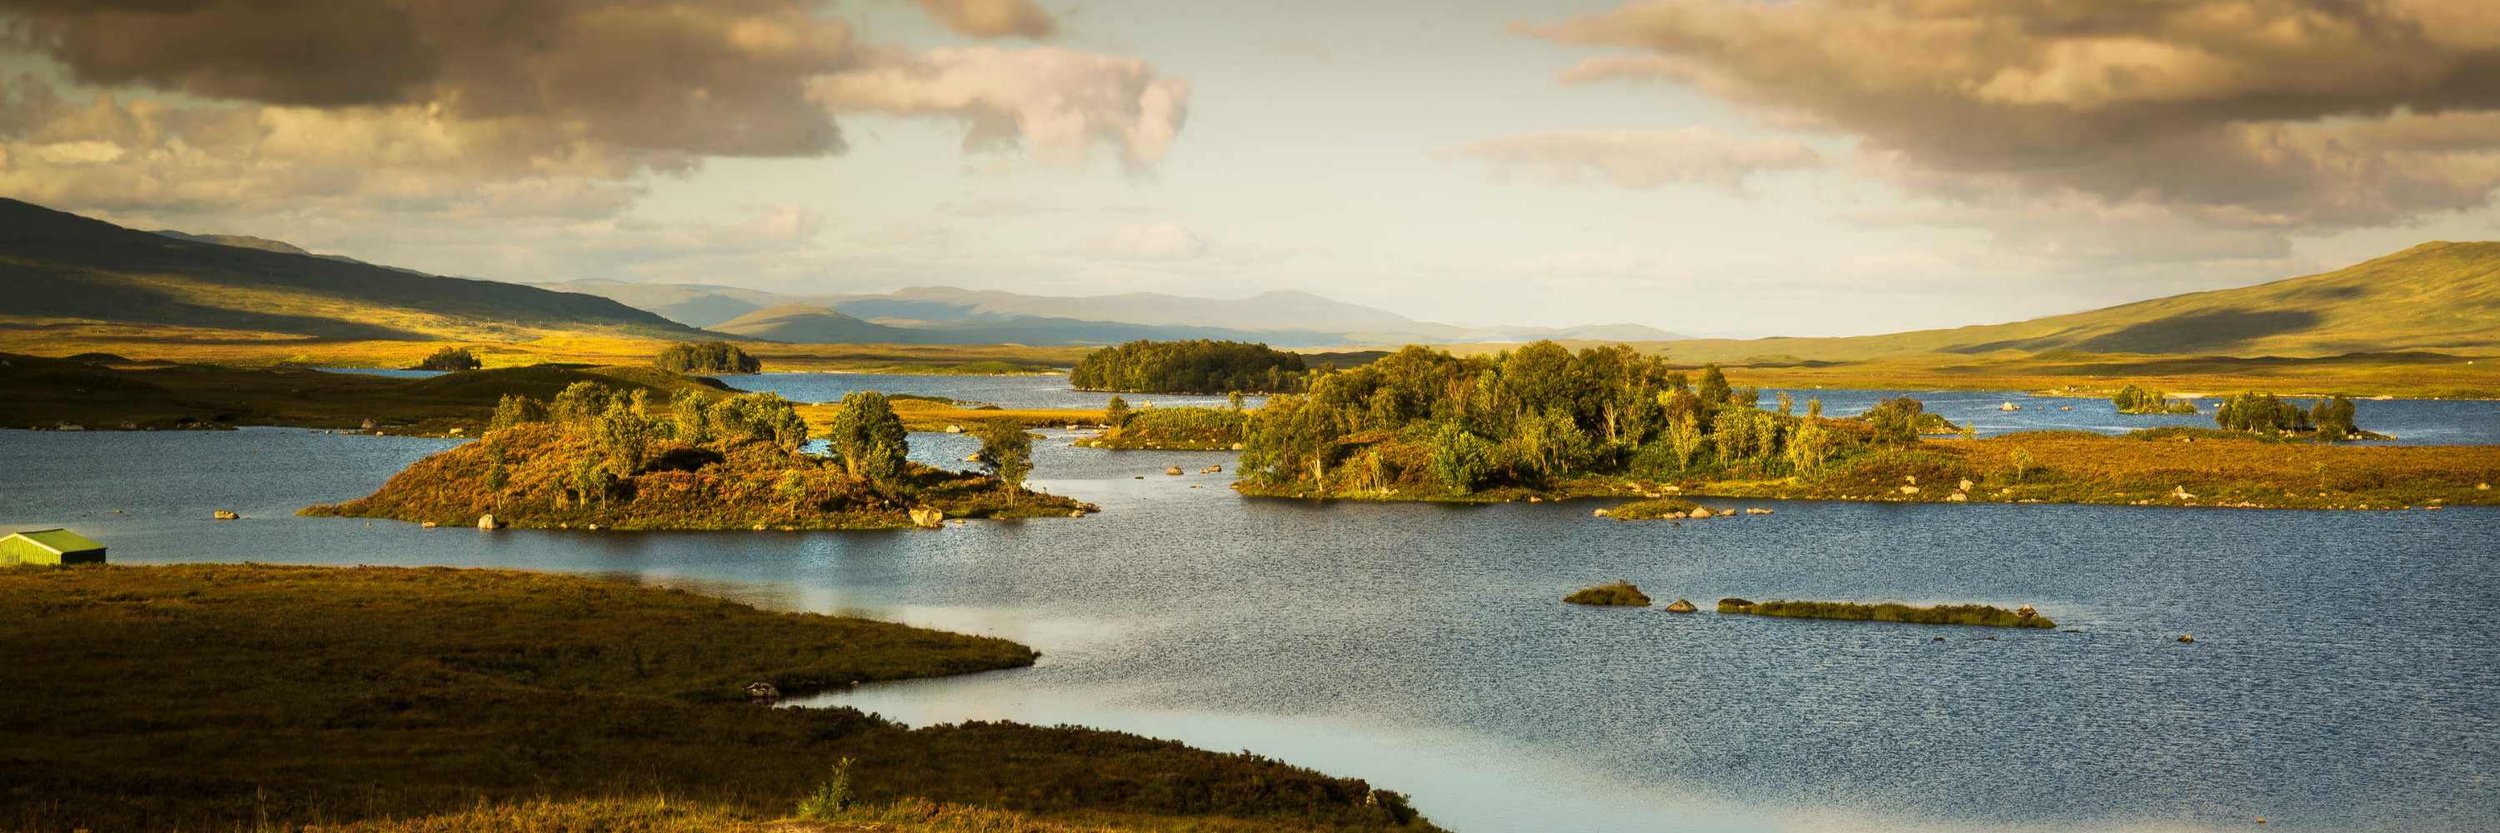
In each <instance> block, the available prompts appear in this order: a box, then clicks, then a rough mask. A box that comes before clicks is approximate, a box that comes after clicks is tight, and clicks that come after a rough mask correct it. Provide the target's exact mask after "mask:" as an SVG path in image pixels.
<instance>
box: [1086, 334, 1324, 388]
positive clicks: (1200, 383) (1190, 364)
mask: <svg viewBox="0 0 2500 833" xmlns="http://www.w3.org/2000/svg"><path fill="white" fill-rule="evenodd" d="M1306 369H1307V368H1305V367H1304V365H1303V363H1302V357H1301V356H1297V355H1294V354H1292V353H1287V352H1284V351H1281V350H1276V349H1272V348H1270V347H1268V346H1267V345H1265V344H1255V343H1250V342H1242V341H1207V340H1203V339H1201V340H1198V341H1132V342H1129V343H1127V344H1122V345H1120V346H1117V347H1105V348H1102V349H1100V350H1096V351H1094V352H1092V353H1090V354H1087V355H1086V356H1085V358H1084V359H1083V360H1081V361H1079V362H1077V363H1076V369H1074V370H1070V371H1068V384H1069V385H1070V386H1072V387H1075V388H1077V389H1079V390H1116V391H1129V392H1133V393H1230V392H1235V391H1239V392H1245V393H1293V392H1297V391H1300V390H1302V388H1303V384H1304V381H1303V377H1304V375H1305V371H1306Z"/></svg>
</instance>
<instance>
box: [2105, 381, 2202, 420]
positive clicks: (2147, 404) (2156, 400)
mask: <svg viewBox="0 0 2500 833" xmlns="http://www.w3.org/2000/svg"><path fill="white" fill-rule="evenodd" d="M2109 402H2110V404H2112V405H2116V406H2118V412H2119V413H2122V414H2192V413H2196V404H2195V403H2192V402H2181V401H2173V400H2171V399H2170V395H2169V394H2166V393H2162V392H2161V391H2157V390H2152V389H2149V388H2145V387H2143V386H2140V385H2128V386H2126V387H2123V388H2119V389H2118V392H2117V393H2116V394H2114V395H2112V396H2110V398H2109Z"/></svg>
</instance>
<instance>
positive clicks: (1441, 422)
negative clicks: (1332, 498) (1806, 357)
mask: <svg viewBox="0 0 2500 833" xmlns="http://www.w3.org/2000/svg"><path fill="white" fill-rule="evenodd" d="M1761 399H1762V397H1761V394H1760V393H1759V392H1758V391H1756V390H1754V389H1752V388H1735V387H1731V386H1730V385H1729V384H1728V382H1727V377H1726V375H1725V374H1723V373H1721V372H1720V370H1719V369H1718V367H1717V366H1715V365H1714V366H1710V367H1706V368H1704V369H1703V370H1702V372H1701V374H1700V377H1699V378H1698V379H1693V378H1689V377H1688V376H1687V375H1686V374H1685V373H1683V372H1681V371H1679V370H1676V369H1673V368H1671V367H1669V366H1668V365H1667V364H1666V362H1665V361H1664V360H1663V359H1661V358H1658V357H1654V356H1644V355H1642V354H1640V353H1638V352H1636V351H1634V350H1632V349H1631V348H1629V347H1624V346H1620V345H1618V346H1612V347H1599V348H1590V349H1586V350H1582V351H1580V352H1578V353H1576V354H1575V353H1573V352H1571V351H1570V350H1568V349H1565V348H1564V347H1562V346H1560V345H1557V344H1554V343H1552V342H1542V341H1541V342H1537V343H1534V344H1529V345H1526V346H1524V347H1521V348H1520V349H1518V350H1517V351H1514V352H1510V353H1504V354H1501V355H1498V356H1492V357H1469V358H1460V357H1457V356H1453V355H1450V354H1449V353H1446V352H1441V351H1438V350H1432V349H1429V348H1424V347H1413V346H1410V347H1407V348H1405V349H1403V350H1400V351H1398V352H1396V353H1394V354H1391V355H1389V356H1388V357H1386V358H1383V359H1381V360H1379V361H1377V362H1373V363H1371V364H1369V365H1365V366H1362V367H1357V368H1353V369H1350V370H1342V371H1337V372H1333V373H1326V374H1318V375H1314V376H1313V377H1312V378H1311V381H1310V383H1309V387H1308V391H1307V392H1306V393H1304V394H1302V395H1298V396H1279V397H1275V398H1273V399H1270V400H1269V401H1268V404H1267V406H1266V407H1263V408H1261V409H1259V410H1257V411H1254V412H1252V413H1251V414H1250V415H1249V425H1248V429H1247V438H1246V439H1245V441H1244V442H1245V450H1244V452H1243V454H1242V461H1241V467H1242V472H1243V476H1244V477H1245V478H1248V479H1250V480H1252V481H1253V482H1257V483H1262V484H1265V485H1268V486H1296V485H1303V484H1308V485H1310V486H1312V487H1315V488H1317V489H1319V490H1321V491H1323V492H1327V491H1384V490H1402V489H1409V488H1437V489H1441V490H1446V491H1453V492H1468V491H1475V490H1478V489H1482V488H1486V487H1488V486H1493V485H1498V484H1515V485H1534V484H1538V483H1543V482H1547V481H1551V480H1553V479H1555V478H1561V477H1567V476H1571V475H1575V474H1589V473H1631V474H1635V475H1639V476H1644V477H1656V478H1668V477H1677V476H1685V475H1697V474H1703V473H1709V474H1718V475H1744V476H1780V475H1787V474H1797V473H1805V472H1811V471H1814V470H1816V469H1819V468H1821V467H1823V466H1824V465H1826V464H1827V463H1829V462H1831V461H1833V460H1835V459H1838V458H1840V457H1842V456H1844V455H1846V454H1848V453H1850V452H1851V451H1853V450H1855V449H1859V448H1864V447H1870V446H1883V445H1909V444H1914V443H1916V442H1917V441H1918V437H1919V434H1920V433H1922V430H1923V429H1924V427H1925V426H1926V425H1927V424H1929V423H1930V422H1932V421H1933V420H1934V417H1933V415H1930V414H1927V413H1925V410H1924V408H1923V407H1922V406H1920V404H1919V403H1918V401H1917V400H1914V399H1909V398H1906V397H1903V398H1899V399H1895V400H1891V401H1888V402H1885V403H1882V404H1881V405H1879V406H1877V407H1876V408H1875V409H1874V410H1873V411H1871V412H1870V413H1869V414H1867V415H1866V416H1864V417H1861V418H1858V419H1853V420H1839V419H1824V418H1823V417H1822V405H1821V403H1820V402H1819V401H1813V400H1809V401H1808V402H1807V403H1806V405H1805V413H1803V414H1799V413H1797V412H1796V403H1794V402H1793V401H1791V400H1790V398H1789V397H1788V396H1787V395H1785V394H1782V395H1779V396H1778V397H1777V399H1778V404H1777V406H1776V408H1775V409H1773V410H1765V409H1763V408H1762V406H1761Z"/></svg>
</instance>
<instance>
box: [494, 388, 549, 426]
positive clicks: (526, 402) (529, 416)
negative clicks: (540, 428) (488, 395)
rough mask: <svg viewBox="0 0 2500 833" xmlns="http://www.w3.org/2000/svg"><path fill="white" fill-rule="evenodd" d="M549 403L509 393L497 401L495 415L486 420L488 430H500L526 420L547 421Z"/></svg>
mask: <svg viewBox="0 0 2500 833" xmlns="http://www.w3.org/2000/svg"><path fill="white" fill-rule="evenodd" d="M546 421H547V403H544V402H540V401H538V400H536V399H531V398H529V397H526V396H522V395H520V394H517V393H507V394H504V395H503V398H502V399H500V400H497V401H496V402H495V416H494V418H492V419H489V420H487V421H486V430H488V431H499V430H502V429H505V428H510V427H512V426H515V425H520V424H522V423H525V422H546Z"/></svg>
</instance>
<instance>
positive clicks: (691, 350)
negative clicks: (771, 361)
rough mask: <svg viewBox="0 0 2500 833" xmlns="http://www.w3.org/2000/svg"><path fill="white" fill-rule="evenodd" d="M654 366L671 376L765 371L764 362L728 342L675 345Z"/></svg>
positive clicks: (695, 342) (697, 342) (681, 343)
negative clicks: (675, 374) (676, 374)
mask: <svg viewBox="0 0 2500 833" xmlns="http://www.w3.org/2000/svg"><path fill="white" fill-rule="evenodd" d="M652 364H655V365H657V366H658V367H659V368H660V369H661V370H666V371H668V372H670V373H754V372H756V371H758V370H762V369H764V363H763V362H762V361H759V360H757V359H756V358H755V357H754V356H750V355H747V351H745V350H742V349H739V347H738V345H735V344H731V343H729V342H726V341H687V342H679V343H677V344H671V345H669V346H668V347H667V348H665V349H662V350H661V351H660V355H659V356H657V357H655V358H653V359H652Z"/></svg>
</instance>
